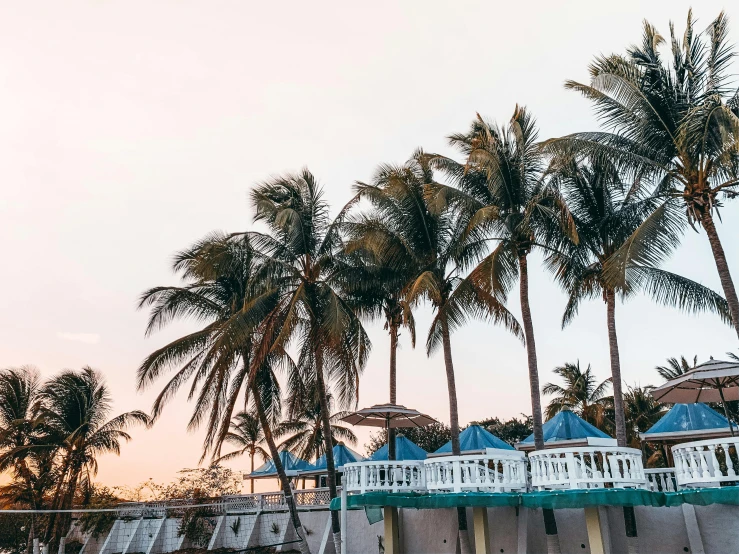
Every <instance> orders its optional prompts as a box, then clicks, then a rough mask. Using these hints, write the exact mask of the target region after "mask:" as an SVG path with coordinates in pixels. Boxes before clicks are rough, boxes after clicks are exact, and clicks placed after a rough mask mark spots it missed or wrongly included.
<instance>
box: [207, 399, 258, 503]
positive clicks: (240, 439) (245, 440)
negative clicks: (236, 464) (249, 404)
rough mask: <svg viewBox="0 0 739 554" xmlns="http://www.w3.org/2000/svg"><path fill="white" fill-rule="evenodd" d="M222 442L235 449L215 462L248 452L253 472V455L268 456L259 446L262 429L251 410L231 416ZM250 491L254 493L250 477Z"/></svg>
mask: <svg viewBox="0 0 739 554" xmlns="http://www.w3.org/2000/svg"><path fill="white" fill-rule="evenodd" d="M224 442H226V443H228V444H230V445H232V446H235V447H236V450H234V451H233V452H229V453H228V454H224V455H223V456H221V457H220V458H218V459H217V460H215V463H217V464H219V463H221V462H225V461H226V460H232V459H234V458H237V457H239V456H243V455H244V454H248V455H249V459H250V462H251V465H250V467H251V471H250V472H249V473H254V457H255V456H259V457H260V458H262V460H266V459H267V458H269V454H267V451H266V450H265V449H264V448H262V446H261V444H262V443H264V431H263V430H262V425H261V423H260V422H259V416H257V415H255V414H253V413H251V412H246V411H243V412H239V413H238V414H236V415H235V416H234V417H233V421H232V422H231V427H230V430H229V431H228V433H227V434H226V438H225V439H224ZM251 493H252V494H254V479H251Z"/></svg>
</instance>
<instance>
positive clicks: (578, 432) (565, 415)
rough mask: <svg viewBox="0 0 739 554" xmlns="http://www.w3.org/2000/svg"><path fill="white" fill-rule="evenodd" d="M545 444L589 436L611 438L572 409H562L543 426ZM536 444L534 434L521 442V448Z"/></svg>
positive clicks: (554, 445)
mask: <svg viewBox="0 0 739 554" xmlns="http://www.w3.org/2000/svg"><path fill="white" fill-rule="evenodd" d="M542 431H543V432H544V444H546V445H547V446H551V447H556V446H557V443H560V442H561V443H565V442H575V441H581V442H586V441H587V440H588V439H589V438H597V439H610V438H611V437H609V436H608V435H606V434H605V433H604V432H603V431H601V430H600V429H598V428H597V427H595V426H593V425H591V424H590V423H588V422H587V421H585V420H584V419H583V418H581V417H580V416H578V415H577V414H575V413H573V412H572V411H570V410H562V411H561V412H559V413H558V414H557V415H556V416H554V417H553V418H552V419H550V420H549V421H547V422H546V423H545V424H544V425H543V426H542ZM527 446H528V447H533V446H534V434H533V433H531V434H530V435H529V436H528V437H526V438H525V439H523V440H522V441H521V442H520V443H519V447H520V448H525V447H527Z"/></svg>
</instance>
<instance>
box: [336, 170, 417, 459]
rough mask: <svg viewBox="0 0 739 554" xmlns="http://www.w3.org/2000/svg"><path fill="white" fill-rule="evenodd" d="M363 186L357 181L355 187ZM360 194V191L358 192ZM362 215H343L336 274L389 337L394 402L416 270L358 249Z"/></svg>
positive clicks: (392, 432) (412, 328)
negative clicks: (340, 263)
mask: <svg viewBox="0 0 739 554" xmlns="http://www.w3.org/2000/svg"><path fill="white" fill-rule="evenodd" d="M364 186H365V185H364V184H363V183H359V184H358V187H361V188H363V187H364ZM360 196H361V193H360ZM367 222H368V220H367V219H366V218H365V214H362V213H359V214H353V216H352V217H349V218H347V221H346V222H345V223H344V225H343V226H342V227H343V230H344V231H345V234H346V238H347V240H346V245H345V248H344V259H345V260H346V267H345V269H344V270H343V271H342V272H341V273H340V281H341V283H342V284H341V286H342V288H343V289H344V290H345V293H346V298H347V302H348V303H349V305H350V306H351V307H352V309H353V310H354V311H355V312H356V313H357V314H359V315H360V316H361V317H365V318H367V319H370V320H373V319H381V320H382V321H383V322H384V329H385V330H386V331H387V332H388V335H389V337H390V360H389V375H388V376H389V399H390V404H397V403H398V393H397V390H398V377H397V376H398V346H399V339H400V333H401V330H402V329H403V328H405V329H407V330H408V332H409V335H410V339H411V345H412V346H413V348H415V346H416V323H415V319H414V317H413V310H412V306H411V305H410V303H409V302H408V299H407V298H406V296H405V295H404V291H405V289H406V288H407V287H408V285H409V284H410V283H411V282H412V280H413V279H414V278H415V276H417V275H418V273H419V268H418V267H417V266H415V264H414V263H413V260H409V259H406V260H403V261H401V260H398V259H397V258H388V257H384V256H383V252H378V251H372V250H368V249H366V248H362V246H361V244H362V240H363V238H364V235H363V233H364V231H365V229H366V227H365V225H366V224H367ZM395 436H396V429H395V428H391V429H389V430H388V437H387V439H388V459H389V460H394V459H395Z"/></svg>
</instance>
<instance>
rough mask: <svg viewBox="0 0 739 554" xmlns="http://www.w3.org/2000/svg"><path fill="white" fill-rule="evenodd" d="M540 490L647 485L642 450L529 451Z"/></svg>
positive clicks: (532, 478)
mask: <svg viewBox="0 0 739 554" xmlns="http://www.w3.org/2000/svg"><path fill="white" fill-rule="evenodd" d="M529 462H530V463H531V485H532V487H533V488H534V489H536V490H547V489H583V488H584V489H587V488H600V487H606V486H611V487H636V488H646V487H647V477H646V475H645V473H644V465H643V463H642V453H641V451H640V450H637V449H636V448H620V447H584V448H554V449H551V450H538V451H536V452H531V453H530V454H529Z"/></svg>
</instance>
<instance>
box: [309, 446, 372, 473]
mask: <svg viewBox="0 0 739 554" xmlns="http://www.w3.org/2000/svg"><path fill="white" fill-rule="evenodd" d="M333 452H334V466H335V468H336V469H337V470H340V469H341V468H342V467H344V464H349V463H351V462H361V461H362V460H364V458H363V457H362V456H360V455H359V454H357V453H356V452H354V450H352V449H351V448H348V447H347V446H345V445H344V443H342V442H340V443H339V444H337V445H336V446H334V449H333ZM325 471H326V455H325V454H324V455H323V456H321V457H320V458H318V459H317V460H316V463H315V464H313V466H312V467H311V468H310V469H309V470H308V472H310V473H320V472H325Z"/></svg>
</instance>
